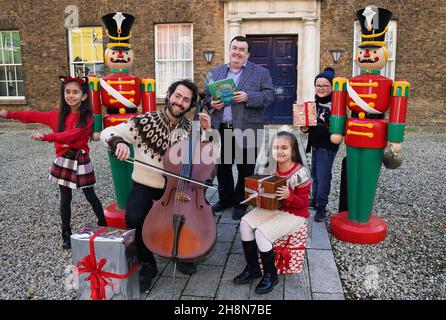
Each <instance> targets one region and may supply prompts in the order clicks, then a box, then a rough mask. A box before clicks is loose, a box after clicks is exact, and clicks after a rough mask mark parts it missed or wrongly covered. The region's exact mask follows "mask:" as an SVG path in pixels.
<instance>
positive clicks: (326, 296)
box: [313, 293, 345, 300]
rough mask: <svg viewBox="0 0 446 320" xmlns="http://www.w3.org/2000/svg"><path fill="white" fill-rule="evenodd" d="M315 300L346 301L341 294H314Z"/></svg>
mask: <svg viewBox="0 0 446 320" xmlns="http://www.w3.org/2000/svg"><path fill="white" fill-rule="evenodd" d="M313 300H345V297H344V294H341V293H314V294H313Z"/></svg>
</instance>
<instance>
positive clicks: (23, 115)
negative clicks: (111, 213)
mask: <svg viewBox="0 0 446 320" xmlns="http://www.w3.org/2000/svg"><path fill="white" fill-rule="evenodd" d="M59 79H60V81H61V99H60V108H59V110H52V111H48V112H41V111H33V110H30V111H17V112H8V111H6V110H0V117H1V118H7V119H15V120H18V121H20V122H23V123H41V124H44V125H47V126H48V127H50V128H51V129H52V130H53V132H52V133H48V134H41V133H33V134H32V135H31V139H34V140H39V141H47V142H54V148H55V150H56V159H55V160H54V162H53V166H52V168H51V172H50V176H49V179H50V181H51V182H53V183H57V184H58V185H59V190H60V215H61V218H62V239H63V245H62V247H63V248H64V249H69V248H71V242H70V236H71V227H70V222H71V199H72V189H82V191H83V193H84V195H85V197H86V198H87V200H88V202H89V203H90V204H91V206H92V208H93V211H94V213H95V214H96V217H97V218H98V225H100V226H105V225H106V221H105V216H104V210H103V208H102V204H101V201H100V200H99V199H98V197H97V196H96V193H95V191H94V188H93V185H94V183H95V182H96V178H95V174H94V171H93V167H92V165H91V161H90V157H89V150H90V149H89V147H88V141H89V138H90V136H91V134H92V132H93V116H92V112H91V108H90V105H89V101H88V80H87V78H79V77H76V78H72V77H69V76H68V77H60V78H59Z"/></svg>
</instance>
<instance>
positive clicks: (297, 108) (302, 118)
mask: <svg viewBox="0 0 446 320" xmlns="http://www.w3.org/2000/svg"><path fill="white" fill-rule="evenodd" d="M293 125H294V126H305V127H309V126H317V111H316V103H314V102H305V103H295V104H293Z"/></svg>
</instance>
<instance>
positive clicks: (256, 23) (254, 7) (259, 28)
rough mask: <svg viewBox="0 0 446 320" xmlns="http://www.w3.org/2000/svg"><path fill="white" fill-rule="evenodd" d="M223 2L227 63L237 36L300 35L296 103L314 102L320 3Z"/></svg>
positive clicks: (276, 0)
mask: <svg viewBox="0 0 446 320" xmlns="http://www.w3.org/2000/svg"><path fill="white" fill-rule="evenodd" d="M221 1H222V2H224V21H225V62H227V61H228V48H229V41H231V39H232V38H233V37H235V36H238V35H243V36H245V35H271V34H273V35H297V36H298V41H297V42H298V43H297V59H298V60H297V92H296V93H297V99H298V101H300V102H304V101H308V100H313V99H314V82H313V81H314V77H315V76H316V75H317V74H318V73H319V60H320V59H319V58H320V12H321V6H320V0H282V1H279V0H221Z"/></svg>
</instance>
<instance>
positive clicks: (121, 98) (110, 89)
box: [100, 79, 137, 108]
mask: <svg viewBox="0 0 446 320" xmlns="http://www.w3.org/2000/svg"><path fill="white" fill-rule="evenodd" d="M100 83H101V87H102V88H104V90H105V91H107V92H108V93H110V94H111V95H112V97H113V98H115V99H116V100H118V101H119V102H121V103H122V104H123V105H125V106H126V107H127V108H137V106H136V105H135V104H134V103H133V102H131V101H130V100H128V99H127V98H126V97H124V96H123V95H122V94H120V93H119V91H117V90H115V88H113V87H112V86H111V85H109V84H108V83H107V82H106V81H105V80H104V79H101V80H100Z"/></svg>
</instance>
